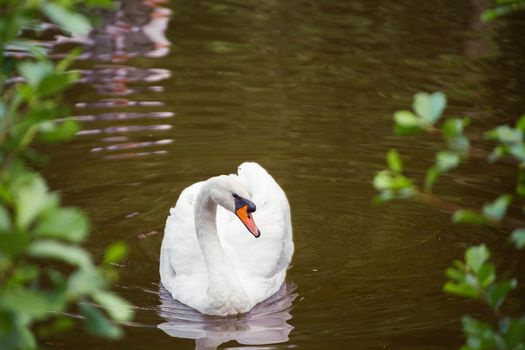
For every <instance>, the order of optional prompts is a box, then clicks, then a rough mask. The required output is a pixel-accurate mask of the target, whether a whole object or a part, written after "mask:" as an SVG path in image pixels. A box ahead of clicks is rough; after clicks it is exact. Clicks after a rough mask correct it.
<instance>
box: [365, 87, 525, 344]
mask: <svg viewBox="0 0 525 350" xmlns="http://www.w3.org/2000/svg"><path fill="white" fill-rule="evenodd" d="M445 107H446V97H445V95H444V94H442V93H440V92H435V93H432V94H429V93H418V94H416V95H415V96H414V102H413V105H412V109H413V110H412V111H408V110H405V111H398V112H396V113H395V114H394V122H395V128H394V130H395V132H396V133H397V134H398V135H413V134H417V133H422V132H427V133H430V134H439V135H441V136H442V138H443V141H444V145H445V147H444V149H442V150H440V151H438V152H437V153H436V156H435V161H434V164H433V165H432V166H431V167H429V168H428V169H427V171H426V176H425V178H424V179H423V180H422V181H420V182H422V183H423V186H419V185H417V183H418V181H416V179H412V178H410V177H408V176H407V175H406V174H405V173H404V164H403V162H402V159H401V156H400V154H399V152H398V151H397V150H394V149H392V150H390V151H389V152H388V153H387V157H386V159H387V165H388V168H387V169H385V170H382V171H380V172H379V173H378V174H376V176H375V177H374V179H373V186H374V187H375V188H376V190H377V191H379V194H378V195H377V196H376V197H375V199H374V201H375V202H376V203H378V204H379V203H384V202H387V201H390V200H393V199H411V200H415V201H418V202H420V203H424V204H427V205H431V206H433V207H436V208H439V209H441V210H445V211H448V212H451V213H453V215H452V220H453V222H454V223H467V224H485V225H491V226H495V227H502V228H505V227H506V228H511V229H514V230H513V231H512V233H511V234H510V237H509V238H510V240H511V241H512V242H513V243H514V246H515V247H516V248H517V249H522V248H524V247H525V228H524V226H525V222H524V221H522V220H517V219H515V218H510V217H507V216H506V214H507V210H508V208H509V206H510V204H511V202H512V201H513V200H514V199H515V198H518V199H519V198H520V197H524V196H525V170H524V169H525V144H524V142H523V139H524V132H525V115H524V116H522V117H521V118H519V120H518V121H517V122H516V125H515V126H514V127H511V126H509V125H502V126H498V127H496V128H494V129H492V130H489V131H487V132H486V133H485V134H484V138H485V139H486V140H489V141H493V142H495V147H494V150H493V151H492V153H490V154H489V155H488V156H487V158H488V159H487V160H488V162H489V163H490V164H494V162H496V161H498V160H500V159H501V158H502V157H510V158H511V159H513V160H514V163H515V164H517V167H516V171H517V174H518V176H517V184H516V189H515V192H516V193H515V194H513V195H510V194H502V195H501V196H499V197H498V198H496V199H495V200H494V201H492V202H488V203H485V204H484V205H483V206H482V208H481V209H473V208H465V207H462V206H461V205H459V204H456V203H451V202H449V201H446V200H444V199H442V198H440V197H438V196H436V195H435V194H433V192H432V191H433V187H434V184H435V183H436V181H437V180H438V179H439V178H440V177H441V176H442V175H443V174H445V173H448V172H450V171H452V170H453V169H456V168H457V167H458V166H459V165H460V163H461V162H462V161H464V160H465V159H467V158H468V157H469V156H470V154H471V150H472V147H471V141H470V139H469V138H468V137H467V135H465V129H466V127H467V126H468V124H469V119H468V118H446V119H444V120H442V119H443V118H442V115H443V112H444V110H445ZM440 120H442V121H441V123H439V122H440ZM438 124H440V125H438ZM477 154H479V152H477ZM524 208H525V207H524ZM489 258H490V252H489V250H488V248H487V247H486V246H485V245H480V246H475V247H470V248H468V249H467V251H466V252H465V258H464V261H459V260H457V261H455V262H454V265H453V266H452V267H450V268H449V269H447V271H446V275H447V277H448V278H449V281H448V282H447V283H446V284H445V285H444V287H443V290H444V291H445V292H446V293H449V294H454V295H458V296H462V297H466V298H471V299H476V300H479V301H481V302H483V303H485V304H486V305H487V306H488V307H489V308H490V309H491V310H492V311H493V314H494V317H495V318H496V320H497V322H496V323H497V327H493V325H492V324H490V323H484V322H481V321H478V320H476V319H474V318H473V317H471V316H465V317H464V318H463V330H464V333H465V335H466V336H467V341H466V344H465V346H463V347H462V349H463V350H485V349H486V350H488V349H524V348H525V316H521V317H519V318H512V317H509V316H505V315H502V314H501V311H500V307H501V305H502V304H503V303H504V302H505V300H506V298H507V295H508V293H509V292H510V291H511V290H512V289H514V288H515V287H516V286H517V281H516V280H515V279H511V280H502V281H497V280H496V271H495V267H494V265H493V264H492V263H491V262H490V261H489Z"/></svg>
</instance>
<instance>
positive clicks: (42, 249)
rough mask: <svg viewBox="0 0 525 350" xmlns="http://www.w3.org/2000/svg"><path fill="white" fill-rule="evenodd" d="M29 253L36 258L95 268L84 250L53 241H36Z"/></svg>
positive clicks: (29, 248)
mask: <svg viewBox="0 0 525 350" xmlns="http://www.w3.org/2000/svg"><path fill="white" fill-rule="evenodd" d="M27 251H28V254H29V255H31V256H33V257H36V258H49V259H56V260H61V261H63V262H66V263H68V264H71V265H74V266H78V267H80V268H91V267H92V266H93V264H92V262H91V258H90V256H89V255H88V253H87V252H86V251H85V250H84V249H82V248H80V247H76V246H72V245H67V244H64V243H61V242H57V241H53V240H38V241H35V242H33V243H31V244H30V245H29V247H28V250H27Z"/></svg>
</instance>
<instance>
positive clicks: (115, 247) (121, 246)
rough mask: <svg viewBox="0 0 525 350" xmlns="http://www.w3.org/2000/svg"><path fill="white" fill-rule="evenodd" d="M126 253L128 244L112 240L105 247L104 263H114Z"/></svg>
mask: <svg viewBox="0 0 525 350" xmlns="http://www.w3.org/2000/svg"><path fill="white" fill-rule="evenodd" d="M126 255H128V246H127V245H126V243H124V242H113V243H111V245H110V246H109V247H107V248H106V252H105V253H104V263H105V264H111V263H116V262H119V261H121V260H122V259H124V258H125V257H126Z"/></svg>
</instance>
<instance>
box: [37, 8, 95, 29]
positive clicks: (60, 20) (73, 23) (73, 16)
mask: <svg viewBox="0 0 525 350" xmlns="http://www.w3.org/2000/svg"><path fill="white" fill-rule="evenodd" d="M43 11H44V13H45V14H46V15H47V16H48V17H49V18H50V19H51V20H52V21H53V22H55V23H56V24H58V25H59V26H61V27H62V28H63V29H64V30H65V31H68V32H70V33H72V34H74V35H86V34H88V33H89V31H90V30H91V24H89V21H88V20H87V18H86V17H84V16H83V15H81V14H80V13H76V12H71V11H69V10H67V9H66V8H65V7H63V6H60V5H58V4H55V3H46V4H44V5H43Z"/></svg>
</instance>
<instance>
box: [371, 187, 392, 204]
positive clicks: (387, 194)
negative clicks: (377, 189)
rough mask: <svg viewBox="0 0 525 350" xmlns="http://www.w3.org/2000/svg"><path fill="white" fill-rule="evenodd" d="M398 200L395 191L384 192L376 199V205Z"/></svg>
mask: <svg viewBox="0 0 525 350" xmlns="http://www.w3.org/2000/svg"><path fill="white" fill-rule="evenodd" d="M395 198H396V194H395V193H394V191H390V190H384V191H381V193H379V194H378V195H377V196H375V197H374V200H373V202H374V204H376V205H379V204H383V203H385V202H388V201H390V200H392V199H395Z"/></svg>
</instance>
